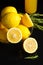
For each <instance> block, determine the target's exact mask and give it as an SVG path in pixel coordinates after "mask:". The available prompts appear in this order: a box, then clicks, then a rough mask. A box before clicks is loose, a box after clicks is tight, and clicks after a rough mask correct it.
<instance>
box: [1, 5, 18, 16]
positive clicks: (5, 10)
mask: <svg viewBox="0 0 43 65" xmlns="http://www.w3.org/2000/svg"><path fill="white" fill-rule="evenodd" d="M9 12H14V13H17V10H16V8H15V7H13V6H6V7H5V8H3V9H2V11H1V16H4V15H5V14H7V13H9Z"/></svg>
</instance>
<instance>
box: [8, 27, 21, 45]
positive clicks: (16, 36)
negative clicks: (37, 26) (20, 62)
mask: <svg viewBox="0 0 43 65" xmlns="http://www.w3.org/2000/svg"><path fill="white" fill-rule="evenodd" d="M7 39H8V41H9V42H11V43H13V44H16V43H19V42H20V41H21V39H22V33H21V31H20V29H18V28H11V29H9V30H8V32H7Z"/></svg>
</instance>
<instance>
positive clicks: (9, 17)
mask: <svg viewBox="0 0 43 65" xmlns="http://www.w3.org/2000/svg"><path fill="white" fill-rule="evenodd" d="M20 20H21V17H20V16H19V15H18V14H15V13H13V12H12V13H8V14H6V15H5V16H4V17H2V19H1V22H2V24H3V25H4V26H6V27H7V28H12V27H16V26H18V25H19V23H20Z"/></svg>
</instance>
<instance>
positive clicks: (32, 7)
mask: <svg viewBox="0 0 43 65" xmlns="http://www.w3.org/2000/svg"><path fill="white" fill-rule="evenodd" d="M36 11H37V0H25V12H27V13H29V14H31V13H35V12H36Z"/></svg>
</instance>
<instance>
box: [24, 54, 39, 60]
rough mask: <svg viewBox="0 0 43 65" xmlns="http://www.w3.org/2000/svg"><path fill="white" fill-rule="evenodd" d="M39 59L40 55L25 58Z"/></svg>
mask: <svg viewBox="0 0 43 65" xmlns="http://www.w3.org/2000/svg"><path fill="white" fill-rule="evenodd" d="M37 58H38V55H35V56H29V57H25V59H37Z"/></svg>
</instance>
